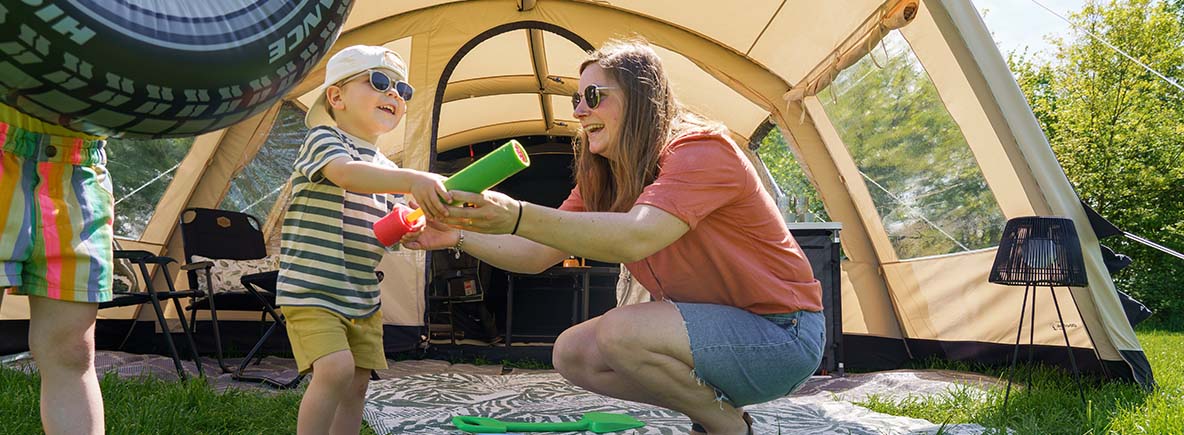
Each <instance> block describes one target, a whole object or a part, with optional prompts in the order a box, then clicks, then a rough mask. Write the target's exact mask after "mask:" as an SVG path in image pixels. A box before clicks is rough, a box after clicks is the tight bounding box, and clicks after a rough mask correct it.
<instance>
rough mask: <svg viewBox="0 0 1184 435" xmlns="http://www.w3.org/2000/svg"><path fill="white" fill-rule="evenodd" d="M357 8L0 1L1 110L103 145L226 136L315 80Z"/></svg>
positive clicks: (339, 3)
mask: <svg viewBox="0 0 1184 435" xmlns="http://www.w3.org/2000/svg"><path fill="white" fill-rule="evenodd" d="M352 2H353V0H243V1H242V2H241V4H236V5H230V6H226V5H225V2H222V6H219V3H217V2H202V1H197V2H171V3H163V4H162V5H164V6H163V8H162V9H173V10H146V9H144V7H143V6H142V5H139V4H137V3H136V2H129V1H126V0H119V1H111V0H74V1H71V2H51V1H42V2H37V1H32V0H0V99H2V101H3V102H4V104H7V105H9V106H12V107H15V108H17V109H18V110H20V111H21V112H24V113H26V114H28V115H31V116H33V117H36V118H38V119H41V120H43V121H47V122H51V123H55V124H58V125H62V126H65V127H67V128H71V129H73V130H77V131H81V132H86V133H91V134H97V135H106V136H123V137H177V136H192V135H197V134H201V133H204V132H208V131H212V130H217V129H221V128H225V127H227V126H230V125H232V124H234V123H237V122H239V121H242V120H243V119H246V118H247V117H250V116H252V115H254V114H256V113H258V112H260V111H262V110H265V109H266V108H267V107H269V106H270V105H271V104H272V103H273V102H274V101H275V100H276V99H278V98H280V97H282V96H283V95H284V94H285V93H286V92H287V91H288V90H289V89H291V88H292V86H294V85H295V84H296V83H298V82H299V81H300V80H301V79H302V78H303V77H304V76H305V75H306V74H307V73H308V72H309V71H311V70H312V69H313V68H314V67H315V66H316V64H317V62H319V61H320V59H321V58H322V57H323V56H324V54H325V52H326V51H328V49H329V47H330V46H331V45H332V44H333V42H334V41H335V40H336V38H337V35H338V33H340V29H341V26H342V23H343V22H344V20H345V17H346V15H347V14H348V12H349V9H350V7H351V5H352ZM28 3H35V4H36V5H35V6H30V5H29V4H28ZM214 9H220V10H214Z"/></svg>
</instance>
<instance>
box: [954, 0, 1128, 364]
mask: <svg viewBox="0 0 1184 435" xmlns="http://www.w3.org/2000/svg"><path fill="white" fill-rule="evenodd" d="M943 6H944V7H945V8H946V9H947V11H948V14H949V15H948V16H949V17H950V19H951V20H952V21H953V22H954V23H955V24H956V25H957V28H958V29H959V30H960V31H961V33H962V35H963V36H964V38H965V41H966V46H967V48H968V49H969V50H970V51H971V53H973V54H974V58H975V59H976V60H977V61H978V62H977V63H976V64H975V65H977V67H978V68H979V69H980V71H981V74H983V76H984V77H985V78H986V83H985V84H986V86H988V87H989V88H990V90H991V94H992V95H994V96H995V98H996V102H997V104H999V106H1000V107H1001V108H1002V109H1003V110H1002V112H1003V117H1004V119H1005V120H1006V122H1007V124H1008V126H1009V127H1010V130H1011V132H1012V134H1014V135H1015V138H1016V141H1017V144H1018V146H1019V148H1020V150H1021V151H1022V152H1023V155H1024V158H1025V160H1026V161H1027V162H1028V165H1029V166H1030V167H1031V168H1032V176H1033V177H1034V178H1035V179H1036V181H1037V182H1038V183H1039V185H1040V188H1041V189H1040V190H1041V191H1042V192H1044V197H1045V198H1046V199H1047V201H1048V204H1047V207H1048V209H1049V210H1051V212H1052V213H1053V214H1055V215H1058V216H1066V217H1069V218H1071V219H1073V221H1074V223H1076V227H1077V234H1078V235H1079V237H1080V238H1081V244H1082V246H1083V247H1084V248H1085V249H1082V251H1083V252H1084V254H1085V262H1086V271H1087V272H1088V278H1089V282H1090V286H1089V288H1087V289H1080V288H1078V289H1074V298H1075V300H1076V301H1077V305H1078V308H1079V309H1080V310H1081V312H1082V315H1083V317H1085V320H1086V323H1087V324H1091V325H1098V326H1100V327H1101V328H1099V329H1102V331H1097V332H1095V333H1094V334H1093V338H1094V344H1095V345H1096V346H1097V349H1098V351H1099V352H1101V353H1102V358H1104V359H1118V358H1117V357H1116V355H1113V354H1112V353H1110V352H1112V350H1113V349H1117V350H1122V351H1141V348H1140V346H1139V342H1138V339H1137V338H1135V334H1134V331H1133V330H1132V329H1131V328H1130V325H1129V324H1128V323H1127V321H1126V314H1125V313H1124V312H1123V310H1122V305H1121V303H1120V302H1119V300H1118V296H1117V294H1116V292H1115V288H1114V281H1112V280H1111V279H1110V275H1109V273H1108V272H1107V271H1106V267H1105V264H1104V263H1103V262H1102V253H1101V252H1100V251H1099V250H1097V249H1092V248H1091V247H1093V246H1095V245H1097V243H1098V240H1097V236H1096V235H1095V234H1094V231H1093V228H1091V227H1090V225H1089V220H1088V218H1086V216H1085V210H1084V209H1082V207H1081V203H1080V199H1078V197H1077V195H1076V193H1074V191H1073V187H1072V185H1071V184H1069V180H1068V178H1067V177H1066V176H1065V173H1064V171H1063V170H1062V169H1061V166H1060V164H1059V163H1058V162H1057V159H1056V155H1054V154H1053V152H1052V148H1051V147H1049V145H1048V141H1047V139H1045V137H1044V134H1043V133H1042V132H1041V130H1040V125H1039V123H1037V121H1036V118H1035V115H1033V114H1032V111H1031V109H1030V108H1028V105H1027V102H1026V101H1025V100H1024V96H1023V93H1022V92H1021V91H1020V89H1019V86H1018V85H1017V84H1016V83H1015V80H1013V79H1011V77H1010V76H1009V75H1006V74H1005V73H1006V72H1007V71H1008V69H1007V64H1006V62H1005V61H1004V59H1003V58H1002V56H1000V54H999V51H998V49H996V48H995V46H994V42H993V41H992V39H991V37H990V33H989V32H988V31H987V29H986V26H985V25H983V23H982V19H981V18H980V17H979V16H978V14H977V12H976V11H975V10H974V9H973V8H969V7H967V6H968V5H966V4H964V3H959V2H950V1H946V2H943Z"/></svg>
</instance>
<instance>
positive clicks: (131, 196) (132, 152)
mask: <svg viewBox="0 0 1184 435" xmlns="http://www.w3.org/2000/svg"><path fill="white" fill-rule="evenodd" d="M192 145H193V138H192V137H185V138H174V139H110V140H108V141H107V169H108V170H109V171H111V183H112V185H113V186H114V190H115V192H114V193H115V235H117V236H121V237H127V238H131V239H139V238H140V234H142V233H143V232H144V227H145V226H147V225H148V220H149V219H151V218H152V214H153V213H155V212H156V204H157V203H159V202H160V198H161V197H162V196H164V191H165V189H167V188H168V187H169V183H170V182H172V181H173V175H174V171H176V170H177V167H178V166H180V164H181V160H182V159H184V158H185V155H186V154H188V153H189V148H190V147H191V146H192Z"/></svg>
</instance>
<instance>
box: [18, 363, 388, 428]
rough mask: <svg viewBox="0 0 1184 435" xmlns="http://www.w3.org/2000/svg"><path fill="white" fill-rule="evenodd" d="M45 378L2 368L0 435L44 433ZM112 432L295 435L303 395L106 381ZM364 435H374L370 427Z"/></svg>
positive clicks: (157, 382) (146, 381)
mask: <svg viewBox="0 0 1184 435" xmlns="http://www.w3.org/2000/svg"><path fill="white" fill-rule="evenodd" d="M40 382H41V381H40V378H39V377H38V376H36V375H34V376H29V375H26V374H24V373H22V372H19V371H15V370H12V369H9V368H2V367H0V434H5V435H7V434H13V435H16V434H20V435H28V434H38V433H41V420H40V417H39V414H38V394H37V393H38V388H39V387H38V385H40ZM99 383H100V388H101V389H102V391H103V404H104V406H105V413H106V420H107V433H108V434H111V435H122V434H145V435H148V434H281V433H296V411H297V410H298V409H299V406H300V393H299V392H291V391H287V392H280V393H267V392H245V391H231V392H227V393H217V392H215V391H214V390H212V389H210V388H209V387H208V386H206V385H205V384H203V383H200V382H197V381H190V382H184V383H178V382H166V381H161V380H157V379H152V378H140V379H119V378H118V377H116V376H114V375H108V376H104V377H103V378H102V379H100V381H99ZM362 434H365V435H373V434H374V431H373V430H371V429H370V428H369V427H367V426H366V425H365V424H363V426H362Z"/></svg>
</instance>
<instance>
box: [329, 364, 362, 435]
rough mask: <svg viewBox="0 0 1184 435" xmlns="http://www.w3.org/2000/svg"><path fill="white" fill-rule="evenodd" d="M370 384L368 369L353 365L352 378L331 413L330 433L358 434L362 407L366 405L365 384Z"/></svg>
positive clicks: (341, 434) (360, 426) (360, 428)
mask: <svg viewBox="0 0 1184 435" xmlns="http://www.w3.org/2000/svg"><path fill="white" fill-rule="evenodd" d="M369 384H370V369H364V368H361V367H354V380H353V382H350V384H349V388H348V389H347V390H345V391H343V392H342V393H343V395H342V397H341V402H339V403H338V404H337V412H336V413H335V414H334V415H333V428H332V429H331V430H330V431H329V433H330V434H332V435H358V433H359V432H360V431H361V430H362V409H363V408H364V407H365V405H366V386H367V385H369Z"/></svg>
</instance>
